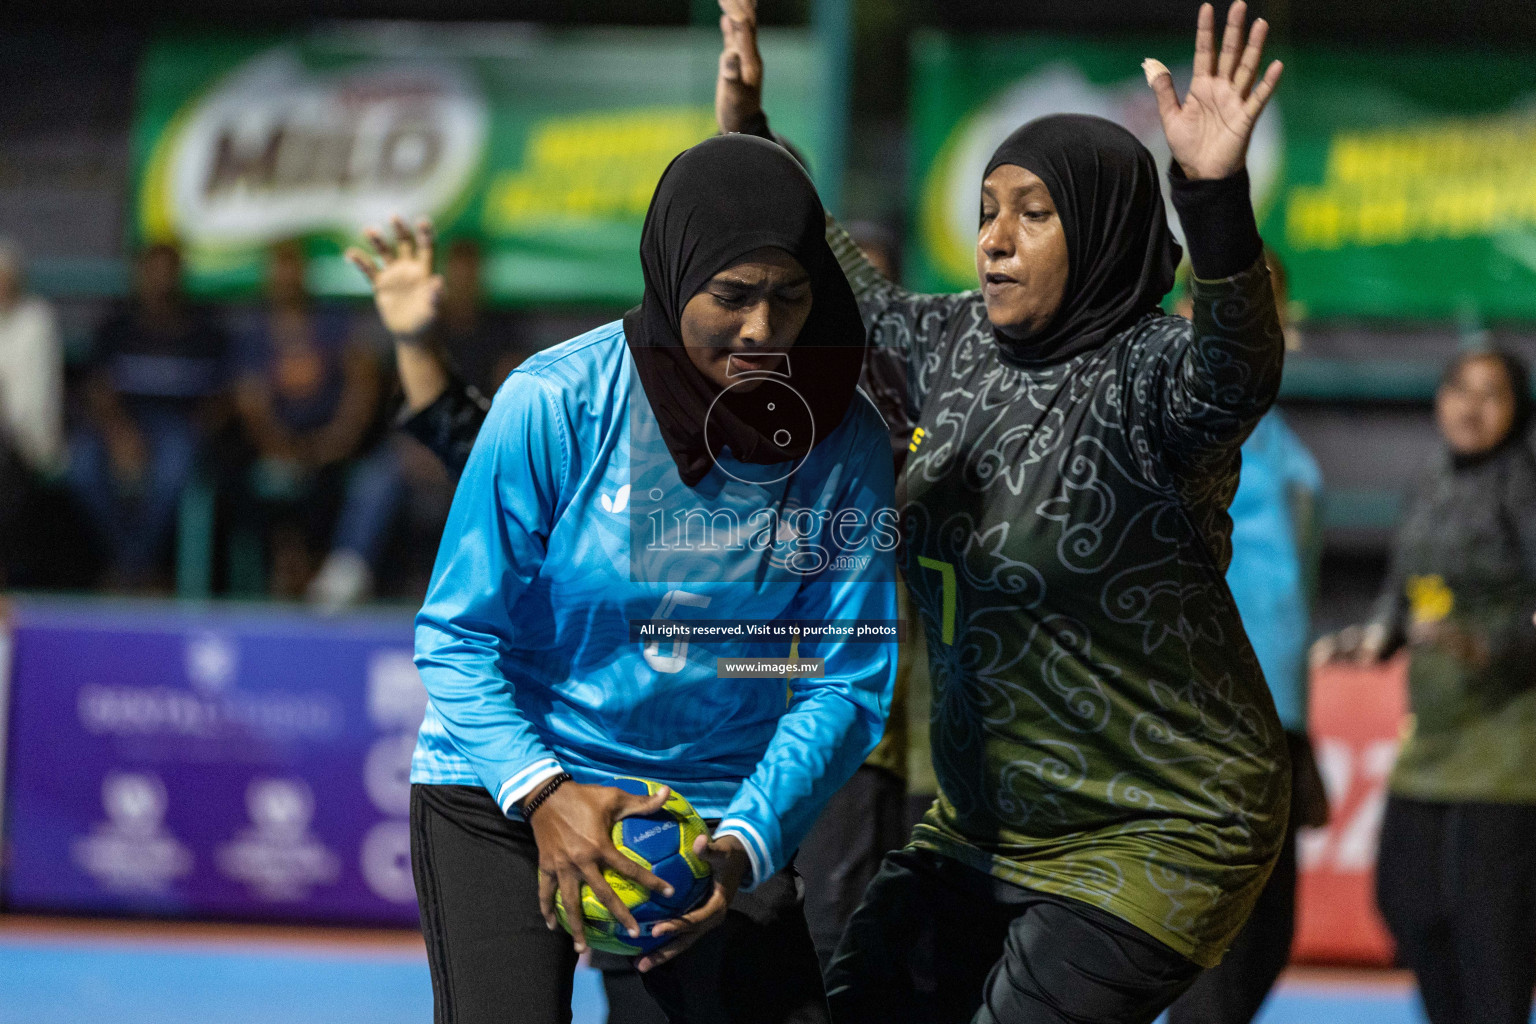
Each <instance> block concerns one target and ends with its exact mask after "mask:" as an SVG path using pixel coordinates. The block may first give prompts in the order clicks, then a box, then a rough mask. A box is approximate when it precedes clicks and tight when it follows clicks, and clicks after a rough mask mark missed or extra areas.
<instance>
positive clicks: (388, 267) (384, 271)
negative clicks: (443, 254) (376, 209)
mask: <svg viewBox="0 0 1536 1024" xmlns="http://www.w3.org/2000/svg"><path fill="white" fill-rule="evenodd" d="M391 225H392V226H393V228H394V232H395V238H394V242H393V243H391V242H390V241H389V240H387V239H386V238H385V237H384V233H383V232H381V231H379V230H378V229H377V228H368V229H366V230H365V231H364V232H363V237H365V238H367V239H368V244H369V245H371V246H372V247H373V253H367V252H364V251H363V250H362V249H359V248H357V247H355V246H354V247H353V248H350V249H348V250H347V253H346V256H347V259H348V260H349V261H350V262H351V263H352V264H353V265H354V266H355V267H357V269H359V270H361V271H362V272H363V274H364V275H366V276H367V278H368V283H369V284H371V285H372V286H373V301H374V303H375V304H376V305H377V306H378V307H379V316H380V318H381V319H382V320H383V321H384V326H385V328H387V329H388V330H389V332H390V333H391V334H393V335H395V336H396V337H397V338H412V337H415V336H416V335H418V334H420V333H421V332H422V331H424V330H426V329H427V328H428V327H429V326H431V324H432V321H433V320H435V319H436V318H437V303H438V299H439V297H440V296H441V295H442V291H443V279H442V276H441V275H439V274H437V273H435V272H433V270H432V250H433V238H432V222H431V221H430V220H427V219H426V218H422V219H421V220H419V221H417V222H416V230H415V231H412V230H411V229H409V228H407V227H406V226H405V221H403V220H401V219H400V218H399V217H394V218H392V219H391ZM374 254H377V256H378V260H379V261H378V262H376V261H375V260H374Z"/></svg>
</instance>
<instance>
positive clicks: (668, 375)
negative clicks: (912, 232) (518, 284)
mask: <svg viewBox="0 0 1536 1024" xmlns="http://www.w3.org/2000/svg"><path fill="white" fill-rule="evenodd" d="M825 232H826V215H825V213H824V212H823V210H822V207H821V200H820V199H818V198H817V196H816V188H815V186H813V185H812V184H811V181H810V179H809V178H807V177H806V176H805V172H804V171H803V170H801V169H800V166H799V165H798V164H796V163H795V161H794V159H793V158H792V157H791V156H790V155H789V153H787V152H786V151H785V150H784V149H782V148H781V147H779V146H777V145H775V144H774V143H772V142H768V141H766V140H764V139H759V138H754V137H752V136H748V135H720V136H716V137H715V138H711V139H707V140H705V141H704V142H701V143H699V144H698V145H697V146H694V147H693V148H692V149H688V150H685V151H684V152H683V153H681V154H680V155H679V156H678V157H677V158H676V159H674V160H673V161H672V163H671V164H670V165H669V166H668V167H667V169H666V171H665V172H664V173H663V174H662V176H661V181H660V182H659V183H658V184H657V186H656V194H655V195H654V196H652V197H651V208H650V210H649V211H648V212H647V213H646V215H645V227H644V229H643V230H642V232H641V236H640V265H641V267H642V269H643V270H644V272H645V295H644V297H643V298H642V299H641V301H640V305H638V306H636V307H635V308H634V309H631V310H630V311H629V312H628V313H626V314H625V315H624V333H625V336H626V338H627V339H628V342H629V349H630V352H631V353H632V354H633V356H634V359H635V366H636V368H637V369H638V370H639V374H640V383H641V385H642V386H643V387H644V388H645V394H646V397H647V398H648V399H649V400H650V403H651V408H652V409H653V410H654V411H655V413H656V420H657V422H658V423H659V424H660V427H661V435H662V438H663V439H664V440H665V441H666V443H667V448H668V450H669V451H670V452H671V453H672V458H673V460H674V461H675V462H676V463H677V469H678V472H679V474H680V475H681V476H682V478H683V482H684V483H686V484H687V485H688V486H690V487H692V486H694V485H696V484H697V483H698V482H699V481H700V480H702V479H703V478H704V476H705V474H707V473H708V472H709V469H710V466H711V465H712V464H713V458H712V457H711V455H710V453H709V450H708V448H707V447H706V445H705V439H704V419H705V416H706V414H707V415H708V416H709V421H710V435H711V440H713V441H715V442H716V443H723V444H725V445H728V446H729V447H730V449H731V454H732V455H733V456H734V457H735V458H737V459H739V460H740V461H742V462H749V463H757V464H768V463H779V462H785V461H788V460H791V459H799V458H802V457H803V456H804V455H805V454H806V452H807V451H809V449H810V448H811V447H812V446H813V444H814V441H815V440H820V439H822V438H825V437H826V436H827V435H828V434H830V433H831V432H832V431H833V430H835V429H837V426H838V424H840V423H841V422H842V420H843V415H844V414H845V413H846V412H847V411H848V405H849V403H850V402H851V401H852V400H853V394H854V390H855V388H856V387H857V386H858V380H859V370H860V367H861V365H862V364H863V360H864V324H863V321H861V320H860V319H859V307H858V304H857V303H856V302H855V301H854V298H853V290H852V289H851V288H849V287H848V280H847V278H845V277H844V276H843V272H842V270H841V269H839V267H838V265H837V259H836V257H834V256H833V255H832V250H831V248H830V247H829V246H828V245H827V242H826V237H825ZM765 246H772V247H775V248H779V249H783V250H784V251H785V252H787V253H789V254H790V255H791V256H793V257H794V258H795V259H797V260H799V261H800V265H801V266H803V267H804V268H805V269H806V272H807V273H808V274H809V275H810V279H811V295H812V302H811V312H810V316H809V317H808V318H807V320H806V322H805V327H804V328H802V329H801V331H800V336H799V338H798V340H797V341H796V342H795V347H794V348H793V350H791V352H790V354H789V371H790V373H789V379H788V380H787V381H786V382H785V383H787V384H788V385H789V386H790V387H792V388H794V390H795V391H796V392H798V393H799V395H800V396H801V397H802V398H803V399H804V400H805V402H806V405H808V406H809V407H810V412H811V416H812V419H813V422H814V426H815V434H814V440H813V439H812V438H811V437H810V436H796V437H795V438H794V441H793V443H791V444H788V445H781V444H776V443H774V441H773V438H772V436H771V435H772V433H773V428H774V426H775V425H776V421H775V420H773V419H771V418H770V419H765V417H764V416H763V415H761V410H760V406H761V405H762V404H763V403H762V402H761V401H758V402H753V401H751V399H750V395H749V394H747V395H744V394H742V393H741V392H739V391H730V392H727V393H726V394H725V395H724V396H721V391H720V388H719V387H717V386H716V385H715V384H714V383H713V382H711V381H710V380H709V379H708V378H706V377H705V376H704V375H703V374H702V373H700V372H699V371H698V370H697V369H696V368H695V367H694V365H693V363H692V362H690V361H689V359H688V355H687V353H686V352H685V351H684V350H683V339H682V328H681V319H682V314H683V307H684V306H685V305H686V304H687V303H688V300H689V299H691V298H693V296H694V295H695V294H697V293H698V291H699V290H700V289H701V288H703V287H704V285H705V284H706V283H707V282H708V281H709V279H710V278H711V277H713V276H714V275H715V274H717V273H719V272H720V271H722V270H724V269H725V268H727V267H729V266H731V265H732V264H733V263H735V262H736V261H737V260H739V259H740V258H741V257H742V256H744V255H746V254H747V253H749V252H751V251H752V250H754V249H760V248H763V247H765ZM717 397H718V398H719V399H720V400H719V402H718V403H717V402H716V401H715V400H716V398H717ZM712 405H713V409H711V406H712ZM802 435H803V432H802Z"/></svg>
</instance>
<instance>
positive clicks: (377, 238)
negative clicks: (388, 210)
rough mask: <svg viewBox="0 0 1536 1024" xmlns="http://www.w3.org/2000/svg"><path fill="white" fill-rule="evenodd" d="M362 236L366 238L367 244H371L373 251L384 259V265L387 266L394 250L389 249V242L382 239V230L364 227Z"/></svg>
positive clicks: (393, 256) (392, 257) (393, 254)
mask: <svg viewBox="0 0 1536 1024" xmlns="http://www.w3.org/2000/svg"><path fill="white" fill-rule="evenodd" d="M363 237H364V238H366V239H368V244H369V245H371V246H373V251H374V252H376V253H378V254H379V256H380V257H381V258H382V259H383V260H384V265H385V266H388V265H389V261H390V260H392V259H394V258H395V250H393V249H391V248H390V247H389V243H388V242H386V241H385V240H384V232H382V231H380V230H379V229H378V228H364V229H363Z"/></svg>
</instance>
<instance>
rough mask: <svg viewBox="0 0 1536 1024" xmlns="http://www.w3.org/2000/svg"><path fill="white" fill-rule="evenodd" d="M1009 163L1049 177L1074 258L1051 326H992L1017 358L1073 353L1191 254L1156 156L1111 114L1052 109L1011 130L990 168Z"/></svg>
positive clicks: (1157, 291)
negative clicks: (1173, 226)
mask: <svg viewBox="0 0 1536 1024" xmlns="http://www.w3.org/2000/svg"><path fill="white" fill-rule="evenodd" d="M1003 164H1014V165H1016V166H1019V167H1022V168H1024V169H1025V170H1026V171H1032V172H1034V173H1035V174H1036V175H1038V176H1039V178H1040V180H1041V181H1043V182H1045V187H1046V188H1047V189H1049V190H1050V193H1051V199H1052V201H1054V202H1055V204H1056V212H1057V213H1058V214H1059V215H1060V217H1061V228H1062V230H1063V231H1064V232H1066V236H1067V259H1068V261H1069V265H1068V268H1067V286H1066V290H1065V291H1064V292H1063V293H1062V297H1061V308H1060V309H1058V310H1057V311H1056V315H1055V316H1054V317H1052V318H1051V320H1050V322H1049V323H1047V324H1046V325H1045V327H1043V328H1042V329H1040V330H1039V331H1036V332H1035V333H1034V334H1031V335H1029V336H1028V337H1024V338H1015V337H1011V336H1009V335H1007V334H1004V333H1003V332H1002V331H999V330H997V329H996V328H994V329H993V335H994V336H995V337H996V338H997V343H998V345H999V347H1000V348H1001V349H1002V352H1003V354H1004V356H1005V357H1007V358H1008V359H1009V361H1010V362H1014V363H1041V362H1056V361H1059V360H1062V359H1068V358H1070V357H1072V356H1075V355H1077V354H1078V353H1080V352H1086V351H1088V350H1090V349H1095V348H1098V347H1099V346H1100V345H1102V344H1104V343H1105V342H1106V341H1108V340H1109V339H1110V338H1112V337H1114V336H1115V335H1116V334H1117V333H1119V332H1120V331H1122V330H1124V329H1125V328H1127V327H1130V326H1131V325H1132V324H1134V323H1135V322H1136V321H1137V320H1140V319H1141V318H1142V317H1143V316H1145V315H1146V314H1148V313H1150V312H1152V311H1153V310H1156V309H1157V308H1158V303H1159V302H1161V301H1162V298H1163V296H1164V295H1166V294H1167V293H1168V289H1170V288H1172V287H1173V279H1174V271H1175V270H1177V269H1178V266H1179V258H1180V256H1182V255H1183V253H1182V250H1180V248H1179V245H1178V243H1177V242H1175V241H1174V240H1173V234H1172V233H1171V232H1170V231H1169V230H1168V217H1167V214H1166V213H1165V212H1164V209H1163V193H1162V189H1161V187H1159V185H1158V180H1157V163H1156V161H1154V160H1153V159H1152V154H1151V153H1149V152H1147V147H1145V146H1143V145H1142V144H1141V143H1140V142H1138V141H1137V140H1136V137H1135V136H1134V135H1132V134H1131V133H1130V132H1128V131H1126V130H1125V129H1124V128H1121V127H1120V126H1119V125H1117V124H1115V123H1114V122H1113V121H1106V120H1105V119H1104V118H1102V117H1091V116H1089V115H1086V114H1053V115H1051V116H1049V117H1041V118H1036V119H1035V120H1033V121H1030V122H1029V123H1028V124H1025V125H1024V126H1022V127H1020V128H1018V129H1017V130H1015V131H1014V133H1013V134H1012V135H1010V136H1008V138H1006V139H1004V140H1003V144H1002V145H1001V146H998V147H997V151H996V152H995V153H993V154H992V159H991V160H990V161H989V162H988V163H987V169H986V171H985V173H984V174H983V175H982V177H983V178H985V177H986V175H988V174H991V173H992V172H993V171H994V170H996V169H997V168H998V167H1000V166H1002V165H1003Z"/></svg>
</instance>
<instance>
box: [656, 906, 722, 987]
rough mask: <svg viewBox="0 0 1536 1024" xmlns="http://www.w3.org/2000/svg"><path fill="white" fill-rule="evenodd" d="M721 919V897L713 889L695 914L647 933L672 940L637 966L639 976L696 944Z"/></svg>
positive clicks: (669, 922)
mask: <svg viewBox="0 0 1536 1024" xmlns="http://www.w3.org/2000/svg"><path fill="white" fill-rule="evenodd" d="M724 916H725V894H724V892H723V891H722V890H721V889H720V887H719V886H718V885H717V886H715V891H714V893H713V894H712V895H711V896H710V898H709V900H708V901H707V902H706V903H705V904H704V905H703V906H702V907H700V908H699V909H698V910H696V911H694V912H693V913H691V914H684V915H683V916H682V917H679V918H674V919H673V920H671V921H663V922H661V923H660V924H658V925H657V926H656V927H654V928H652V929H651V934H652V935H657V936H666V935H671V936H673V939H672V941H671V942H668V943H667V944H666V945H665V946H662V947H661V948H660V949H654V950H652V951H651V952H650V953H649V954H647V955H646V956H645V957H643V958H642V959H641V960H640V961H639V962H638V963H636V964H635V966H636V967H637V968H639V969H640V971H641V972H642V973H643V972H645V971H649V970H650V969H651V968H653V967H660V966H661V965H662V964H664V963H666V962H667V961H668V960H671V959H672V958H673V957H675V956H677V955H678V954H679V953H682V952H683V951H685V950H686V949H687V948H688V947H689V946H691V945H693V944H694V943H695V942H697V941H699V938H700V936H702V935H703V934H704V933H705V932H707V931H709V930H710V929H711V928H713V927H715V926H716V925H718V924H719V923H720V920H721V918H723V917H724Z"/></svg>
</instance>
